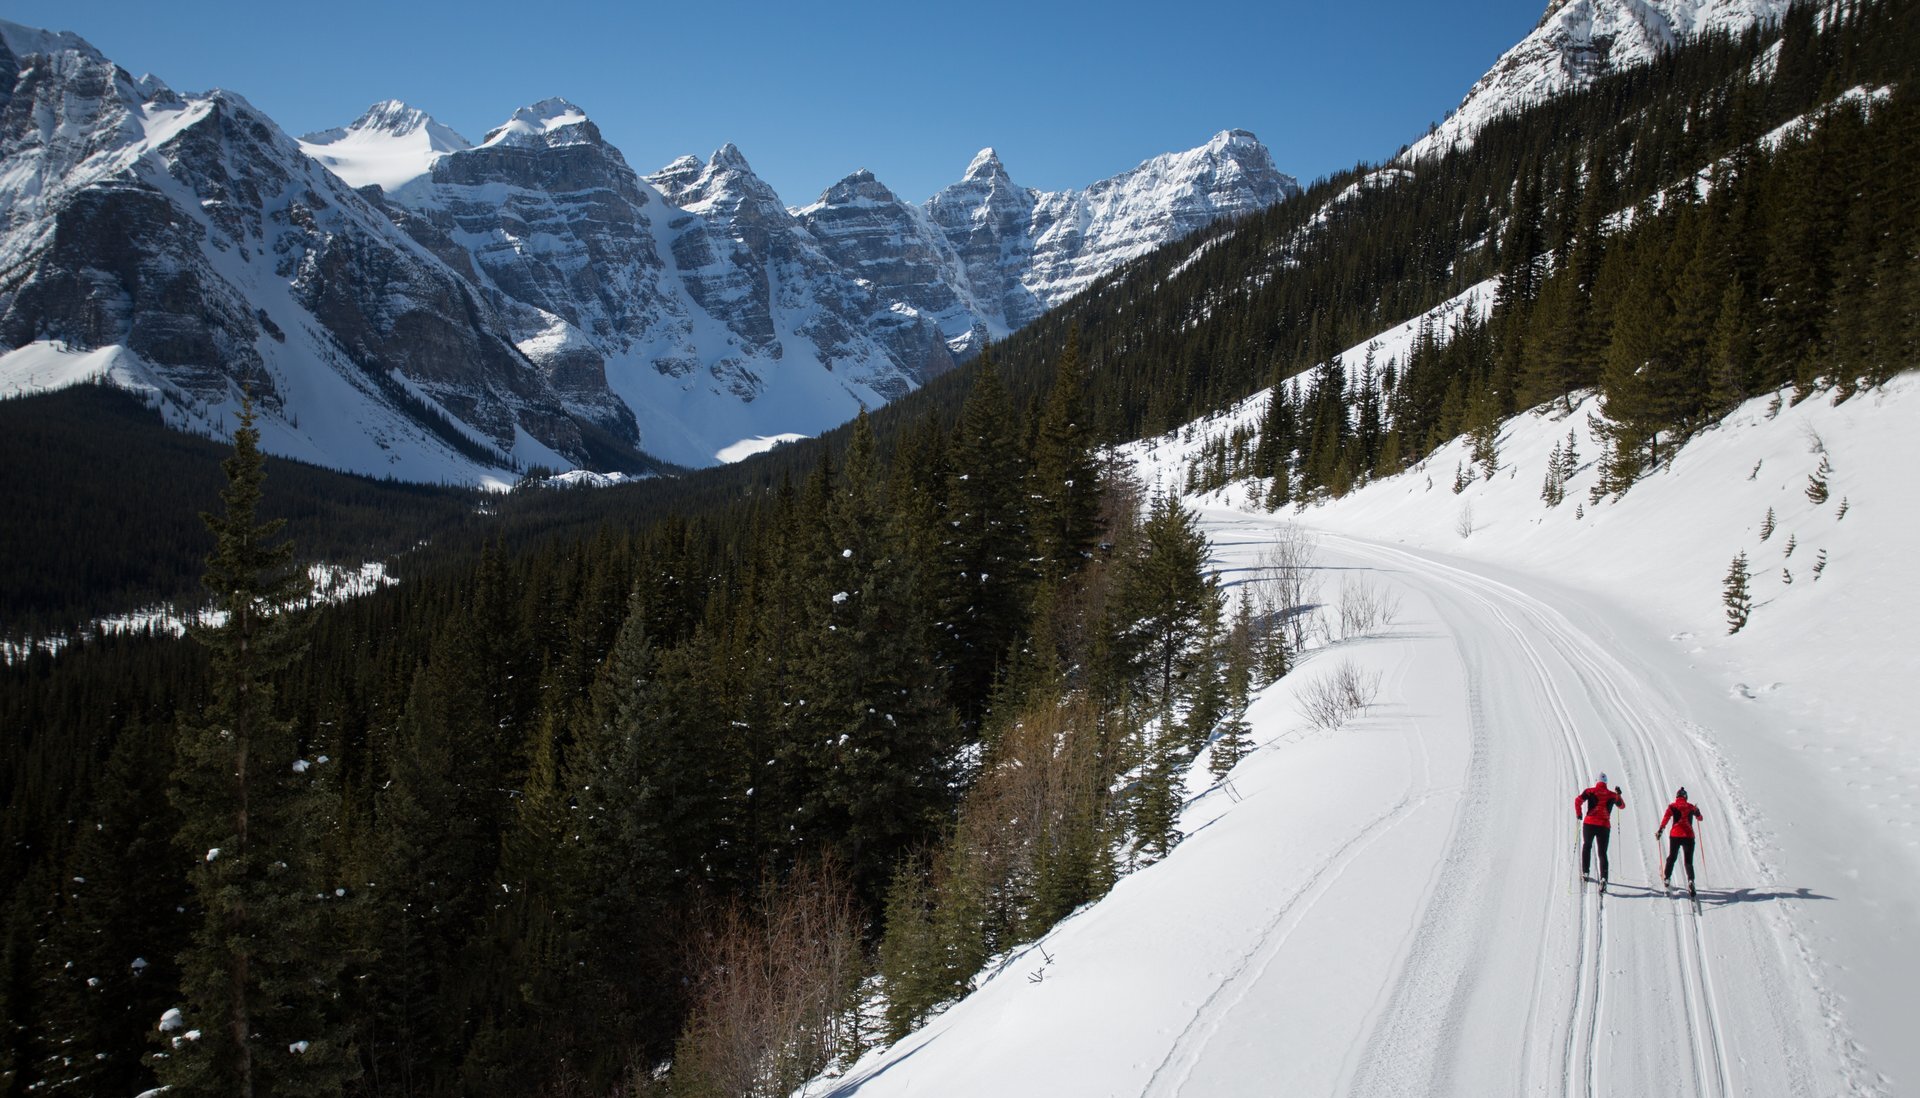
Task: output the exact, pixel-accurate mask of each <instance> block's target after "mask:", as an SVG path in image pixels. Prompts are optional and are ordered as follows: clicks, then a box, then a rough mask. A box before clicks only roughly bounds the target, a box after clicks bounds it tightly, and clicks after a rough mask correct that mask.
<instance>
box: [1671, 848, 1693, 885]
mask: <svg viewBox="0 0 1920 1098" xmlns="http://www.w3.org/2000/svg"><path fill="white" fill-rule="evenodd" d="M1673 843H1674V845H1675V846H1678V847H1680V848H1681V849H1682V850H1685V851H1686V852H1687V880H1689V881H1691V880H1693V840H1692V839H1675V840H1673Z"/></svg>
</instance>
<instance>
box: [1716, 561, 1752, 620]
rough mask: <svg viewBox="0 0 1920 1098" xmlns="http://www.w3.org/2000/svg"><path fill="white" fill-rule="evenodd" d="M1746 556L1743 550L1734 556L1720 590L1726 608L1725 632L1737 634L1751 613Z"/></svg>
mask: <svg viewBox="0 0 1920 1098" xmlns="http://www.w3.org/2000/svg"><path fill="white" fill-rule="evenodd" d="M1748 578H1749V577H1748V575H1747V554H1746V551H1745V550H1741V551H1740V552H1739V553H1736V554H1734V557H1733V564H1732V565H1730V566H1729V567H1728V568H1727V578H1726V582H1725V584H1724V585H1723V587H1722V589H1721V601H1723V602H1724V603H1726V606H1727V632H1728V633H1738V632H1739V631H1740V630H1741V629H1743V628H1745V627H1746V624H1747V615H1748V614H1751V613H1752V612H1753V600H1752V598H1751V597H1750V596H1749V595H1748V594H1747V580H1748Z"/></svg>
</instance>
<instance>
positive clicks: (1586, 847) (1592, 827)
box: [1580, 824, 1613, 877]
mask: <svg viewBox="0 0 1920 1098" xmlns="http://www.w3.org/2000/svg"><path fill="white" fill-rule="evenodd" d="M1580 832H1581V839H1580V874H1581V876H1587V866H1588V865H1589V864H1590V863H1591V862H1592V860H1593V847H1594V844H1595V841H1596V840H1597V841H1598V843H1599V846H1600V876H1602V877H1606V876H1608V875H1609V874H1608V873H1607V840H1608V839H1609V838H1612V837H1613V829H1612V828H1610V827H1608V826H1607V825H1606V824H1581V825H1580Z"/></svg>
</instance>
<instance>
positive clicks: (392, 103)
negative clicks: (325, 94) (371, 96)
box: [300, 99, 473, 191]
mask: <svg viewBox="0 0 1920 1098" xmlns="http://www.w3.org/2000/svg"><path fill="white" fill-rule="evenodd" d="M472 147H473V143H472V142H470V141H468V140H467V139H466V138H464V137H462V136H460V135H459V134H458V133H456V132H454V130H453V129H451V128H450V127H448V126H446V125H443V124H442V123H440V122H437V121H435V120H434V118H433V116H432V115H429V114H428V113H427V112H425V111H423V110H420V109H418V108H415V107H410V106H408V105H407V104H405V103H403V102H401V101H400V100H398V99H388V100H385V101H383V102H380V103H375V104H374V105H373V106H371V107H368V108H367V111H366V113H365V114H362V115H361V116H360V117H359V118H357V119H355V120H354V121H353V122H352V123H351V124H349V125H346V126H336V127H334V128H333V129H330V130H321V131H320V132H319V133H310V134H308V135H306V136H305V137H303V138H301V139H300V149H301V151H302V152H304V153H306V154H307V155H308V156H311V157H313V158H314V159H315V160H318V161H319V162H320V163H322V164H325V165H326V166H327V168H328V169H329V170H331V171H332V172H333V174H335V175H337V176H339V177H340V178H341V179H343V180H345V181H346V182H347V184H348V185H349V186H353V187H365V186H368V185H373V186H378V187H380V188H381V189H382V190H385V191H395V190H398V189H399V188H400V187H402V186H404V185H405V184H407V183H409V182H412V181H413V180H415V179H418V178H420V177H421V176H423V175H426V174H427V173H428V172H430V171H432V170H433V162H434V161H436V160H438V159H440V158H441V157H443V156H445V155H446V154H448V153H451V152H459V151H460V150H462V149H470V148H472Z"/></svg>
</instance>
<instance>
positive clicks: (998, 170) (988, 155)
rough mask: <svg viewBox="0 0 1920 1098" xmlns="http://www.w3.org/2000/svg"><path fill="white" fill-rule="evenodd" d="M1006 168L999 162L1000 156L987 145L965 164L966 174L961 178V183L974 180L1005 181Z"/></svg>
mask: <svg viewBox="0 0 1920 1098" xmlns="http://www.w3.org/2000/svg"><path fill="white" fill-rule="evenodd" d="M1006 177H1007V167H1006V165H1005V164H1002V163H1001V162H1000V154H999V153H997V152H995V151H994V150H993V146H991V145H989V146H987V147H986V148H984V149H981V150H980V151H979V152H977V153H975V154H973V160H972V161H971V162H969V163H968V164H967V174H965V175H963V176H961V177H960V178H961V181H962V182H973V181H976V180H988V179H1005V178H1006Z"/></svg>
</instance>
